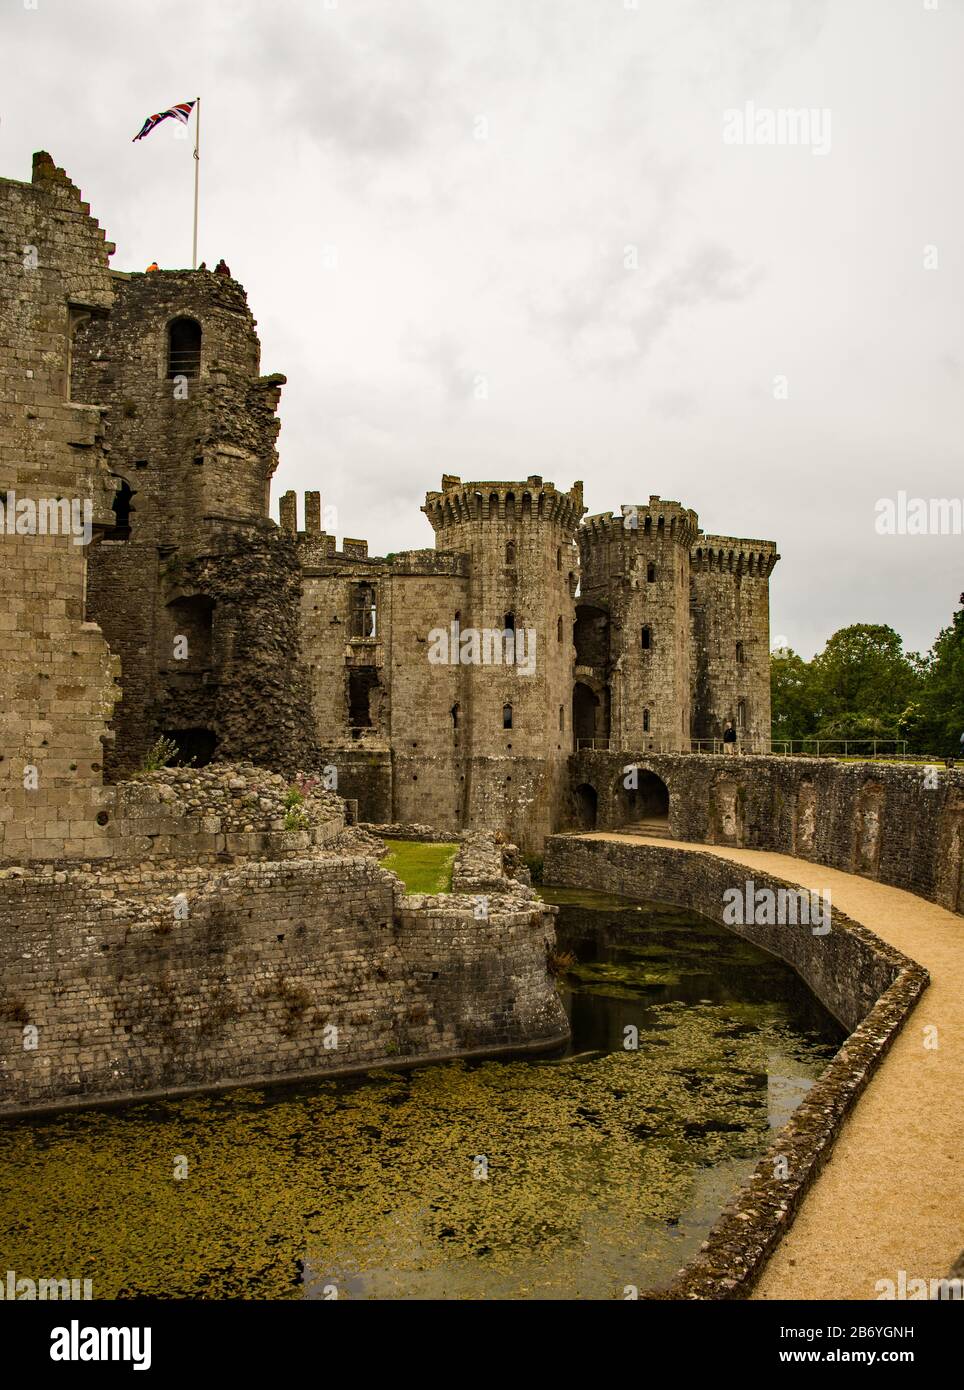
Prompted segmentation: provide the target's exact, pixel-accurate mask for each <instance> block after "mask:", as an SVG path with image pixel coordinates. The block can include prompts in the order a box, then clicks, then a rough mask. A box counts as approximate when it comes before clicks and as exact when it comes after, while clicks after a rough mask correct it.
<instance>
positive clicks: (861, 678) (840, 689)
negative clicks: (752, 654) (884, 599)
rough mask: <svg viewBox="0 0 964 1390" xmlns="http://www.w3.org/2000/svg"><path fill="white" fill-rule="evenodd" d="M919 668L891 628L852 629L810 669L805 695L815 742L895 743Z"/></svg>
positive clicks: (863, 626)
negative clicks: (890, 740) (868, 740)
mask: <svg viewBox="0 0 964 1390" xmlns="http://www.w3.org/2000/svg"><path fill="white" fill-rule="evenodd" d="M922 666H923V663H922V662H921V660H920V658H919V657H918V656H917V655H916V654H915V653H910V654H907V653H905V652H904V650H903V644H902V642H901V639H900V636H899V634H898V633H896V632H895V631H894V629H893V628H892V627H886V626H884V625H883V624H879V623H854V624H852V625H851V626H850V627H844V628H841V629H840V631H839V632H835V633H834V634H833V636H832V637H831V638H830V640H829V641H828V642H827V645H826V647H825V648H824V650H823V651H822V652H820V653H819V654H818V655H817V656H815V657H814V659H813V661H812V662H811V663H810V671H809V680H808V687H809V689H808V694H809V699H810V709H811V714H812V717H813V719H814V721H815V724H816V728H815V733H816V736H817V737H818V738H854V739H857V738H896V737H897V733H898V722H899V720H900V717H901V715H902V714H903V713H904V712H905V710H906V709H907V707H908V706H909V705H910V703H911V701H912V700H913V699H914V698H915V697H916V696H917V695H918V693H919V691H920V689H921V687H922V684H923V672H922Z"/></svg>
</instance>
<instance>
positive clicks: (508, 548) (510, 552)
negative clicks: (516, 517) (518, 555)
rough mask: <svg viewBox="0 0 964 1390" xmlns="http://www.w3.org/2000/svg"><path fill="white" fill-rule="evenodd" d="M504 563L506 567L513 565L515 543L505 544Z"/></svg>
mask: <svg viewBox="0 0 964 1390" xmlns="http://www.w3.org/2000/svg"><path fill="white" fill-rule="evenodd" d="M505 562H506V564H507V565H514V564H515V541H506V543H505Z"/></svg>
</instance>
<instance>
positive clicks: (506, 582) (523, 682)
mask: <svg viewBox="0 0 964 1390" xmlns="http://www.w3.org/2000/svg"><path fill="white" fill-rule="evenodd" d="M422 510H423V511H424V513H425V515H426V516H427V517H428V519H429V522H430V523H431V525H432V529H433V530H434V532H435V544H436V548H437V549H438V550H446V551H456V552H461V553H463V554H466V555H468V557H469V576H470V577H469V584H468V600H467V604H466V608H465V610H464V611H462V612H460V613H459V614H457V615H455V614H448V615H443V614H439V616H438V620H437V625H438V626H439V627H444V626H446V625H448V626H449V629H450V632H451V633H452V640H450V641H449V644H448V645H449V649H450V659H452V660H453V661H455V660H457V661H458V664H459V670H460V692H461V693H460V705H461V709H462V712H463V718H464V728H465V738H464V745H463V746H464V758H465V793H464V799H463V806H464V817H465V821H466V824H467V825H469V826H479V827H482V826H484V827H486V828H491V829H501V830H504V831H506V832H507V833H508V834H509V835H511V836H512V838H513V839H514V840H516V841H517V842H519V843H522V844H524V845H525V846H526V847H535V846H537V845H539V844H541V841H542V838H543V837H544V835H545V834H546V833H547V832H548V831H550V830H552V829H555V828H556V824H557V822H558V817H559V811H560V810H561V807H562V806H563V804H564V788H565V784H566V759H567V758H568V755H569V753H570V752H571V751H572V728H571V700H572V674H573V645H572V629H573V620H574V616H575V605H574V598H575V593H576V588H577V585H578V582H579V551H578V546H577V543H576V535H577V531H578V526H579V521H580V518H581V517H582V514H583V512H584V510H585V508H584V506H583V501H582V484H581V483H578V482H577V483H575V484H574V485H573V486H572V488H571V489H570V490H569V492H560V491H559V490H558V489H557V488H556V487H555V485H554V484H553V483H547V482H543V480H542V478H540V477H538V476H535V475H533V476H531V477H529V478H527V479H526V481H525V482H475V483H463V482H462V481H461V479H460V478H457V477H453V476H445V477H443V479H442V488H441V491H439V492H430V493H428V495H427V496H426V499H425V506H424V507H423V508H422ZM456 632H457V640H456ZM456 646H457V651H456V650H455V648H456Z"/></svg>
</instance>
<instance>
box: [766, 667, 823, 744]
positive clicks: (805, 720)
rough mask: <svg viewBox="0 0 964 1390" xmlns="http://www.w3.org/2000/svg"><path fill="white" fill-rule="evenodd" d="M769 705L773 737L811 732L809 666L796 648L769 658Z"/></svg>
mask: <svg viewBox="0 0 964 1390" xmlns="http://www.w3.org/2000/svg"><path fill="white" fill-rule="evenodd" d="M770 708H771V717H772V725H773V738H774V739H800V738H809V737H810V735H811V734H812V733H813V730H814V727H815V720H814V717H813V709H812V699H811V692H810V667H809V666H808V664H807V663H806V662H805V661H804V659H803V657H802V656H798V655H797V653H796V652H795V651H792V650H788V651H786V652H785V653H781V654H780V655H779V656H777V655H772V656H771V657H770Z"/></svg>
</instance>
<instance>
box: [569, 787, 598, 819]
mask: <svg viewBox="0 0 964 1390" xmlns="http://www.w3.org/2000/svg"><path fill="white" fill-rule="evenodd" d="M572 801H573V807H574V809H575V823H576V825H577V826H578V827H579V829H580V830H595V828H596V816H597V813H598V810H599V794H598V793H597V791H596V788H595V787H591V786H590V785H589V783H588V782H583V783H581V784H580V785H579V786H578V787H576V789H575V790H574V792H573V794H572Z"/></svg>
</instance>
